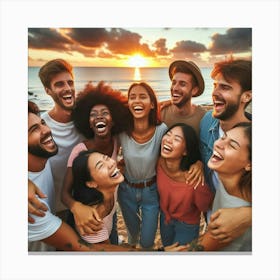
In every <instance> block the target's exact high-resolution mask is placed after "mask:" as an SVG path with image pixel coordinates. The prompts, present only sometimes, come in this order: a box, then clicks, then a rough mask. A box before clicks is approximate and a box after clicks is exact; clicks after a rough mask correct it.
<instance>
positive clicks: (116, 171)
mask: <svg viewBox="0 0 280 280" xmlns="http://www.w3.org/2000/svg"><path fill="white" fill-rule="evenodd" d="M119 175H120V170H119V169H118V168H116V169H115V170H114V172H113V174H112V175H111V178H114V179H115V178H117V177H118V176H119Z"/></svg>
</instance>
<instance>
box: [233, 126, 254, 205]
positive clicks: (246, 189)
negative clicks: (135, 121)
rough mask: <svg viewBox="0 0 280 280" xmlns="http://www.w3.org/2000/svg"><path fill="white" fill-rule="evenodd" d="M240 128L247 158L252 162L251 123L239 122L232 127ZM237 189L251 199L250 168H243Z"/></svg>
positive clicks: (247, 198)
mask: <svg viewBox="0 0 280 280" xmlns="http://www.w3.org/2000/svg"><path fill="white" fill-rule="evenodd" d="M237 127H239V128H242V130H243V132H244V136H245V137H246V139H247V140H248V145H247V149H248V159H249V161H250V162H251V164H252V125H251V123H248V122H241V123H238V124H236V125H235V126H234V127H233V128H237ZM238 187H239V190H240V191H241V193H242V194H243V195H244V197H245V198H246V200H248V201H250V202H251V201H252V169H251V170H249V171H247V170H245V169H244V173H243V175H242V176H241V178H240V180H239V186H238Z"/></svg>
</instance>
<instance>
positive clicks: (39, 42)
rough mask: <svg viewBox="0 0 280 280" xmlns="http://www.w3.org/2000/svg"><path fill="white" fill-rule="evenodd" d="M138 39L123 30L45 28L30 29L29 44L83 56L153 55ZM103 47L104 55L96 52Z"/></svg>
mask: <svg viewBox="0 0 280 280" xmlns="http://www.w3.org/2000/svg"><path fill="white" fill-rule="evenodd" d="M141 38H142V37H141V36H140V35H139V34H137V33H134V32H130V31H128V30H125V29H122V28H111V29H106V28H67V29H65V28H62V29H60V31H57V30H56V29H48V28H32V29H29V34H28V40H29V41H28V43H29V48H32V49H46V50H48V49H49V50H57V51H67V52H69V53H70V52H73V51H76V52H79V53H82V54H83V55H84V56H86V57H96V56H99V53H100V56H101V57H104V56H108V57H110V56H111V57H112V56H117V55H131V54H133V53H136V52H137V53H141V54H142V55H144V56H154V52H153V51H152V50H151V49H150V47H149V45H148V44H145V43H144V44H142V43H140V40H141ZM99 48H103V50H106V51H103V52H98V51H96V50H97V49H99Z"/></svg>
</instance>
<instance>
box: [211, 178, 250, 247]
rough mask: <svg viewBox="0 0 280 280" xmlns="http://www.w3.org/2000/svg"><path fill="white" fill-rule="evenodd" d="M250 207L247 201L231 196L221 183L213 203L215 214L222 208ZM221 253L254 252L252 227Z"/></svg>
mask: <svg viewBox="0 0 280 280" xmlns="http://www.w3.org/2000/svg"><path fill="white" fill-rule="evenodd" d="M244 206H245V207H248V206H251V203H250V202H248V201H245V200H243V199H241V198H239V197H236V196H233V195H230V194H229V193H228V192H227V191H226V190H225V188H224V186H223V184H222V183H221V182H220V183H219V184H218V186H217V188H216V194H215V198H214V202H213V208H212V211H213V213H214V212H215V211H216V210H218V209H220V208H237V207H244ZM221 251H231V252H235V251H246V252H251V251H252V227H250V228H249V229H247V231H246V232H245V233H244V234H243V235H241V236H240V237H238V238H236V239H235V240H234V241H233V242H231V243H230V244H229V245H228V246H226V247H224V248H223V249H221Z"/></svg>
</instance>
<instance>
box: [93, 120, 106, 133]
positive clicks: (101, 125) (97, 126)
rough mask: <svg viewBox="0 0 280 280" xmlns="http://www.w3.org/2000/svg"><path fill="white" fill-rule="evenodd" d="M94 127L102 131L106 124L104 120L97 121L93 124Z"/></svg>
mask: <svg viewBox="0 0 280 280" xmlns="http://www.w3.org/2000/svg"><path fill="white" fill-rule="evenodd" d="M95 127H96V130H97V131H98V132H104V131H105V130H106V127H107V125H106V123H105V122H98V123H96V124H95Z"/></svg>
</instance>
